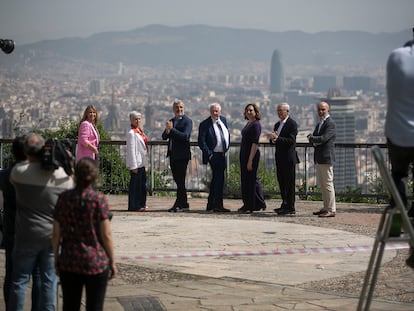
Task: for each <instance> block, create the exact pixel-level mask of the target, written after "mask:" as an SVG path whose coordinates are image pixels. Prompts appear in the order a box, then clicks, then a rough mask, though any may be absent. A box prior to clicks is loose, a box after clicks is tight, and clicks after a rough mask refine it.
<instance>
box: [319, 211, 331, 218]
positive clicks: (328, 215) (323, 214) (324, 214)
mask: <svg viewBox="0 0 414 311" xmlns="http://www.w3.org/2000/svg"><path fill="white" fill-rule="evenodd" d="M318 217H335V212H330V211H324V212H323V213H321V214H319V215H318Z"/></svg>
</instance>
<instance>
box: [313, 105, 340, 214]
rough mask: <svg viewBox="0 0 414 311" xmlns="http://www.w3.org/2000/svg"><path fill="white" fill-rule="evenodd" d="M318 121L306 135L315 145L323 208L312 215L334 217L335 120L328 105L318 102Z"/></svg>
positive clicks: (315, 158)
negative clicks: (311, 131)
mask: <svg viewBox="0 0 414 311" xmlns="http://www.w3.org/2000/svg"><path fill="white" fill-rule="evenodd" d="M317 110H318V115H319V118H320V122H319V123H318V124H317V125H316V127H315V130H314V131H313V134H309V135H308V139H309V142H310V143H311V144H312V145H313V146H314V147H315V153H314V160H315V165H316V173H317V177H318V180H319V183H320V186H321V191H322V199H323V208H322V209H320V210H319V211H317V212H314V213H313V214H314V215H317V216H319V217H335V213H336V203H335V188H334V183H333V165H334V162H335V138H336V126H335V122H334V121H333V120H332V118H331V117H330V115H329V105H328V103H325V102H320V103H319V104H318V105H317Z"/></svg>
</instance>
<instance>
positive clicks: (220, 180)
mask: <svg viewBox="0 0 414 311" xmlns="http://www.w3.org/2000/svg"><path fill="white" fill-rule="evenodd" d="M210 167H211V172H212V175H213V176H212V178H211V182H210V191H209V194H208V206H207V208H208V209H213V208H215V207H223V187H224V171H225V170H226V155H225V154H224V153H222V152H215V153H213V156H212V157H211V159H210Z"/></svg>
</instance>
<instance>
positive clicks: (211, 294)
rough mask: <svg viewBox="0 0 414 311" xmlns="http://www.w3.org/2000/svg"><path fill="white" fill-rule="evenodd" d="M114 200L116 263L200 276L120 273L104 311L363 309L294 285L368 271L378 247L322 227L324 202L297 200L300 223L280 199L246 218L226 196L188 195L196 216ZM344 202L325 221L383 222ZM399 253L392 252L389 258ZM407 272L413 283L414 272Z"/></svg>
mask: <svg viewBox="0 0 414 311" xmlns="http://www.w3.org/2000/svg"><path fill="white" fill-rule="evenodd" d="M108 198H109V202H110V205H111V209H112V210H113V211H114V217H113V220H112V223H111V225H112V232H113V236H114V241H115V252H116V258H117V262H118V263H124V264H129V265H131V269H132V268H133V266H134V265H138V266H140V267H144V268H148V269H156V270H157V271H159V270H163V271H169V272H171V273H183V274H188V275H191V276H192V277H189V278H188V279H185V278H182V279H180V280H172V281H168V280H167V281H160V282H148V283H142V284H139V285H131V284H128V283H127V282H125V281H123V280H122V279H120V278H115V279H114V280H112V281H110V284H109V287H108V291H107V295H106V300H105V310H111V311H117V310H180V311H182V310H223V311H224V310H262V311H263V310H341V311H342V310H356V307H357V304H358V299H359V296H349V295H341V294H332V293H326V292H316V291H311V290H303V289H300V288H297V287H295V285H298V284H301V283H304V282H309V281H319V280H324V279H327V278H332V277H341V276H344V275H347V274H350V273H353V272H360V271H365V270H366V268H367V265H368V260H369V256H370V251H367V250H365V247H371V246H372V245H373V237H369V236H366V235H359V234H355V233H351V232H347V231H341V230H335V229H329V228H322V227H321V226H318V223H319V222H320V221H321V219H317V217H315V216H312V211H314V210H317V209H319V208H320V204H321V202H309V201H299V202H297V206H296V208H297V211H298V212H297V215H296V216H293V217H305V218H306V219H307V221H306V223H308V224H309V223H310V224H312V221H314V222H315V225H301V224H294V223H289V220H288V219H284V220H283V221H280V218H279V217H280V216H276V214H275V213H273V208H275V207H277V206H278V205H279V204H280V202H279V203H278V202H277V201H268V209H267V210H266V211H264V212H257V213H254V214H252V215H240V214H237V212H236V211H237V209H238V208H239V207H240V206H241V201H240V200H225V207H226V208H229V209H231V211H232V212H231V213H229V214H211V213H207V212H205V206H206V199H203V198H192V199H190V201H189V202H190V209H191V210H190V212H186V213H168V212H167V209H168V208H170V207H171V205H172V203H173V202H172V201H173V199H172V198H171V197H154V196H153V197H148V205H149V206H150V209H149V210H148V211H147V212H143V213H140V212H127V211H126V209H127V197H126V196H114V195H110V196H108ZM345 206H347V208H348V207H349V204H346V205H342V204H338V213H337V216H336V217H335V218H329V219H323V221H326V222H333V223H337V224H341V223H344V222H352V223H355V224H365V223H367V224H374V226H375V227H376V224H377V223H378V220H379V217H380V214H378V213H366V214H361V213H349V212H348V213H342V214H341V207H345ZM365 208H367V206H365ZM376 208H377V209H378V207H376ZM361 215H363V217H361ZM287 217H292V216H287ZM355 247H360V248H359V250H358V249H356V248H355ZM403 247H404V246H403ZM339 248H341V249H339ZM276 250H277V251H276ZM395 255H396V250H387V251H386V252H385V255H384V258H383V263H385V262H387V261H390V260H391V259H392V258H393V257H395ZM1 261H4V255H2V256H1ZM2 266H3V265H2ZM0 273H1V274H2V275H4V270H1V272H0ZM409 277H410V278H411V279H410V280H411V281H410V280H409V281H408V284H411V287H412V280H413V279H414V273H413V274H412V275H411V276H409ZM405 281H407V280H405ZM59 304H60V305H59V307H60V308H61V301H60V302H59ZM371 310H381V311H385V310H387V311H388V310H396V311H398V310H414V304H404V303H397V302H391V301H382V300H374V301H373V302H372V305H371Z"/></svg>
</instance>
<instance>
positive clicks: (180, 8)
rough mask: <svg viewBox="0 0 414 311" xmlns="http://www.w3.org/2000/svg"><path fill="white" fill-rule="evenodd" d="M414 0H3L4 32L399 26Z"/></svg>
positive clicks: (34, 37)
mask: <svg viewBox="0 0 414 311" xmlns="http://www.w3.org/2000/svg"><path fill="white" fill-rule="evenodd" d="M413 11H414V1H411V0H395V1H388V0H366V1H357V0H349V1H339V0H313V1H307V0H289V1H288V0H257V1H255V2H251V1H244V0H225V1H218V0H211V1H208V2H202V1H199V2H197V1H196V0H174V1H169V0H151V1H149V0H120V1H117V2H116V3H114V2H113V1H110V0H99V1H97V0H91V1H87V2H84V1H80V0H74V1H70V2H59V1H52V0H38V1H24V0H15V1H7V2H3V3H2V4H1V5H0V31H1V33H0V38H11V39H13V40H15V41H16V42H17V43H19V44H25V43H31V42H36V41H40V40H48V39H58V38H64V37H82V38H85V37H88V36H90V35H92V34H95V33H100V32H105V31H121V30H131V29H135V28H139V27H143V26H146V25H150V24H163V25H167V26H182V25H193V24H203V25H210V26H223V27H233V28H244V29H260V30H267V31H273V32H279V31H290V30H299V31H304V32H309V33H315V32H320V31H340V30H359V31H366V32H372V33H380V32H397V31H402V30H405V29H410V28H411V27H412V26H413V22H414V21H413V19H412V12H413Z"/></svg>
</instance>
